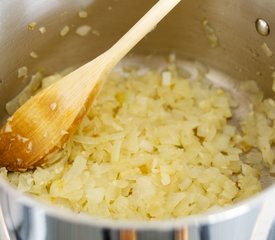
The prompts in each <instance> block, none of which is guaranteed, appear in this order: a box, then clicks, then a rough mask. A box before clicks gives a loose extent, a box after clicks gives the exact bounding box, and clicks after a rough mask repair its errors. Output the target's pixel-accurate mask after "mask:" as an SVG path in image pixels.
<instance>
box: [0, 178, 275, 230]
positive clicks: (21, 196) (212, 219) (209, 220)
mask: <svg viewBox="0 0 275 240" xmlns="http://www.w3.org/2000/svg"><path fill="white" fill-rule="evenodd" d="M1 188H2V190H3V191H4V193H5V192H6V193H7V194H8V197H11V198H12V199H16V201H17V202H18V204H21V205H23V206H24V207H29V208H36V209H39V211H43V212H44V213H45V215H46V216H48V217H51V218H55V219H57V220H60V221H64V222H70V223H77V224H81V225H87V226H91V227H100V228H102V227H103V228H109V229H114V230H117V229H135V230H159V231H168V230H172V229H179V228H182V227H184V226H190V225H195V226H199V225H204V224H215V223H217V222H223V221H227V220H230V219H232V218H236V217H238V216H240V215H242V214H245V213H247V212H248V211H250V210H251V209H252V208H255V207H257V206H259V205H261V203H262V202H263V201H264V200H265V199H266V198H267V197H268V195H269V197H270V195H272V194H274V195H275V185H271V186H270V187H268V188H266V189H265V190H264V191H262V192H261V193H258V194H256V195H254V196H252V197H250V198H248V199H246V200H242V201H240V202H238V203H236V204H233V205H231V206H229V207H225V208H220V209H218V210H217V211H215V212H212V213H211V212H209V213H204V214H197V215H191V216H187V217H181V218H178V219H165V220H154V221H142V220H113V219H104V218H99V217H93V216H91V215H89V214H88V213H79V214H77V213H74V212H73V211H70V210H67V209H61V208H60V207H58V206H54V205H50V204H47V203H43V202H42V201H39V200H36V199H35V198H33V197H31V196H28V195H27V194H25V193H23V192H20V191H18V190H16V189H15V187H13V186H12V185H11V184H10V183H8V182H7V181H6V180H4V179H3V178H2V177H0V189H1Z"/></svg>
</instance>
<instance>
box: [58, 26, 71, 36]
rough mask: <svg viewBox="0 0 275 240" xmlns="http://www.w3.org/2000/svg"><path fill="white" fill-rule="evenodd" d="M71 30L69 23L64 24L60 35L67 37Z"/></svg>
mask: <svg viewBox="0 0 275 240" xmlns="http://www.w3.org/2000/svg"><path fill="white" fill-rule="evenodd" d="M69 31H70V27H69V26H68V25H66V26H64V27H63V28H62V29H61V31H60V36H61V37H65V36H66V35H67V34H68V33H69Z"/></svg>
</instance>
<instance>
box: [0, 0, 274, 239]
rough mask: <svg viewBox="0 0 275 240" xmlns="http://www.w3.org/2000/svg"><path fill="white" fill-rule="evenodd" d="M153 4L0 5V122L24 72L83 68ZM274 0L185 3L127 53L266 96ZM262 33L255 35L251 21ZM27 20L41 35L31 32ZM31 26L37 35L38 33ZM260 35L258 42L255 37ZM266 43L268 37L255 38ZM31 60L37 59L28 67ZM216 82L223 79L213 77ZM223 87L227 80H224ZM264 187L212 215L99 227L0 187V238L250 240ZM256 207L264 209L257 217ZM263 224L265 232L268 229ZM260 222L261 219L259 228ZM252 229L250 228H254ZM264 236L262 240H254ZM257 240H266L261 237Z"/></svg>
mask: <svg viewBox="0 0 275 240" xmlns="http://www.w3.org/2000/svg"><path fill="white" fill-rule="evenodd" d="M154 2H155V1H153V0H132V1H129V0H100V1H99V0H79V1H76V0H66V1H65V0H63V1H62V0H59V1H57V0H44V1H43V0H41V1H32V0H12V1H11V0H1V2H0V50H1V58H0V114H1V120H4V119H5V118H6V116H7V115H6V114H5V110H4V106H5V103H6V102H7V101H8V100H10V99H11V98H13V97H14V96H15V95H16V94H18V92H19V91H20V90H21V89H22V88H23V86H24V85H26V84H27V82H26V81H21V80H18V79H17V68H18V67H21V66H28V68H29V71H30V74H31V73H35V72H36V71H37V70H41V69H43V70H44V71H45V73H49V74H50V73H54V72H56V71H60V70H63V69H65V68H66V67H68V66H75V65H79V64H82V63H84V62H87V61H88V60H90V59H92V58H94V57H96V56H97V55H99V54H100V53H101V52H103V51H104V50H106V49H107V48H108V47H110V46H111V45H112V44H113V43H114V42H115V41H116V40H117V39H118V38H119V37H120V36H121V35H122V34H123V33H124V32H126V30H128V29H129V27H130V26H131V25H133V23H135V22H136V21H137V20H138V19H139V18H140V17H141V16H142V15H143V14H144V13H145V12H146V10H147V9H149V8H150V6H152V5H153V3H154ZM82 9H86V10H87V11H88V12H89V17H88V18H87V19H85V20H84V19H80V18H79V17H78V16H77V12H78V11H79V10H82ZM274 9H275V1H267V0H242V1H239V0H208V1H205V0H192V1H191V0H185V1H182V2H181V3H180V5H179V6H178V7H177V8H176V9H175V10H174V11H173V12H172V13H171V14H169V15H168V17H167V18H166V19H165V20H164V21H163V22H162V23H161V24H159V26H158V27H157V29H156V30H155V31H153V32H152V33H151V34H150V35H149V36H148V37H147V38H146V39H144V40H143V41H142V42H141V43H140V44H139V45H138V46H137V47H136V48H135V49H134V51H133V53H135V54H163V53H168V52H175V53H177V55H178V56H180V57H181V58H183V59H187V60H188V59H197V60H199V61H201V62H203V63H206V64H207V65H208V66H210V67H211V68H213V69H216V70H218V71H213V76H214V77H215V74H216V72H219V73H220V72H222V73H224V74H225V75H224V76H228V77H230V78H232V79H238V80H249V79H254V80H256V81H257V82H258V83H259V85H260V86H261V88H262V89H263V90H264V91H265V94H266V96H271V94H272V91H271V84H272V79H271V73H272V71H273V66H274V65H273V64H274V59H273V58H272V57H267V56H266V55H265V54H264V53H263V52H262V49H261V45H262V44H263V43H264V42H265V43H266V44H267V45H268V46H269V48H270V49H271V50H275V41H274V38H275V36H274V33H273V31H272V30H273V27H274V28H275V15H274V14H273V10H274ZM258 18H262V19H264V20H265V21H266V22H267V23H268V24H269V28H270V33H269V34H268V32H269V31H266V30H267V29H265V27H266V26H265V25H261V26H260V27H259V28H258V32H257V31H256V28H255V21H256V20H257V19H258ZM205 19H207V21H208V22H209V23H210V24H211V26H212V27H213V29H215V34H216V35H217V37H218V41H219V46H218V47H211V46H210V44H209V40H208V39H207V33H206V32H205V29H204V27H203V25H202V22H203V21H204V20H205ZM32 21H35V22H37V24H38V27H42V26H45V27H46V28H47V32H46V33H45V34H41V33H40V32H39V31H38V30H37V29H35V30H33V31H30V30H28V28H27V25H28V24H29V23H30V22H32ZM84 23H88V24H90V25H91V26H92V27H93V29H96V30H97V31H99V32H100V36H96V35H93V34H91V35H89V36H87V37H85V38H81V37H79V36H77V35H76V34H74V33H73V32H72V31H74V30H75V28H76V26H79V25H81V24H84ZM65 25H69V26H70V27H71V32H70V33H69V34H68V35H67V36H66V37H64V38H62V37H60V35H59V32H60V30H61V29H62V28H63V27H64V26H65ZM38 27H37V28H38ZM259 33H261V34H262V35H261V34H259ZM265 34H267V35H268V36H263V35H265ZM31 51H36V52H38V53H39V58H38V59H36V60H34V59H32V58H30V57H29V53H30V52H31ZM219 76H221V74H219ZM223 79H225V80H226V79H227V77H224V78H223ZM267 180H268V181H265V187H266V189H265V191H264V192H263V193H261V194H258V195H257V196H255V197H253V198H251V199H248V200H246V201H243V202H241V203H239V204H237V205H235V206H232V207H230V208H226V209H223V210H220V211H218V212H216V213H211V214H210V213H209V214H203V215H198V216H192V217H188V218H182V219H178V220H170V221H168V220H167V221H158V222H133V221H112V220H99V219H95V218H93V217H90V216H86V215H78V214H74V213H70V212H66V211H65V210H62V209H57V208H55V207H52V206H47V205H44V204H42V203H39V202H37V201H35V200H33V199H31V198H29V197H28V196H25V195H23V194H21V193H19V192H17V191H16V190H15V189H14V188H13V187H11V186H10V185H9V184H7V183H6V182H4V181H3V180H0V203H1V209H0V228H1V233H0V237H1V239H22V240H32V239H33V240H37V239H38V240H40V239H41V240H46V239H47V240H55V239H58V240H60V239H66V240H70V239H78V240H82V239H83V240H84V239H85V240H86V239H94V240H116V239H121V240H134V239H138V240H141V239H152V240H153V239H158V240H161V239H163V240H164V239H167V240H172V239H173V240H187V239H189V240H202V239H204V240H220V239H223V240H232V239H235V240H247V239H250V237H254V239H261V238H260V237H259V238H255V235H253V234H254V233H253V228H254V227H255V226H257V225H258V223H259V222H257V221H258V220H259V219H258V218H259V217H261V216H262V214H263V213H261V214H259V213H260V212H261V209H263V210H265V211H266V209H267V208H268V209H271V210H270V211H274V212H275V206H272V203H270V202H268V203H266V204H265V205H263V203H264V201H265V200H266V199H272V198H274V197H275V186H274V185H272V182H273V179H272V177H270V178H268V179H267ZM263 206H264V208H263ZM271 220H272V219H270V221H269V222H270V223H271ZM265 221H266V219H265ZM255 224H256V225H255ZM263 236H265V237H266V236H267V235H262V236H261V237H263ZM262 239H264V238H262Z"/></svg>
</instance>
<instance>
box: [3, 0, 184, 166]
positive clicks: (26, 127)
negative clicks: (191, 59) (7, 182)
mask: <svg viewBox="0 0 275 240" xmlns="http://www.w3.org/2000/svg"><path fill="white" fill-rule="evenodd" d="M179 2H180V0H160V1H159V2H157V3H156V5H155V6H153V8H152V9H150V10H149V12H147V13H146V15H144V16H143V17H142V18H141V19H140V20H139V21H138V22H137V23H136V24H135V25H134V26H133V27H132V28H131V29H130V30H129V31H128V32H127V33H126V34H125V35H124V36H123V37H122V38H121V39H120V40H119V41H118V42H117V43H116V44H115V45H114V46H113V47H112V48H110V49H109V50H108V51H106V52H104V53H103V54H101V55H100V56H99V57H97V58H96V59H94V60H92V61H91V62H89V63H87V64H85V65H84V66H82V67H80V68H78V69H77V70H75V71H74V72H72V73H70V74H69V75H67V76H65V77H64V78H62V79H61V80H60V81H58V82H57V83H55V84H53V85H51V86H50V87H48V88H46V89H45V90H43V91H41V92H39V93H38V94H37V95H35V96H34V97H32V98H30V99H29V100H28V101H27V102H26V103H25V104H24V105H22V106H21V107H20V108H19V109H18V110H17V111H16V112H15V113H14V115H13V116H12V117H10V118H9V119H8V121H7V123H6V124H5V125H4V126H3V128H2V129H1V130H0V166H1V167H6V168H7V169H8V170H10V171H26V170H27V169H32V168H34V167H36V166H40V165H41V164H43V163H45V162H46V160H47V158H45V157H46V156H47V155H48V154H49V153H51V152H53V151H55V150H56V149H58V148H62V146H63V144H64V143H65V142H66V141H67V139H68V137H69V136H70V135H71V134H72V133H73V132H74V131H75V130H76V127H77V126H78V125H79V124H80V122H81V120H82V118H83V116H84V115H85V113H86V112H87V110H88V109H89V107H90V106H91V104H92V103H93V101H94V99H95V97H96V96H97V95H98V93H99V91H100V89H101V88H102V86H103V83H104V81H105V80H106V79H107V77H108V74H109V73H110V71H111V70H112V68H113V67H114V66H115V65H116V64H117V63H118V62H119V61H120V60H121V59H122V58H123V57H124V56H125V55H126V54H127V53H128V52H129V51H130V50H131V49H132V48H133V47H134V46H135V45H136V44H137V43H138V42H139V41H140V40H141V39H142V38H143V37H144V36H145V35H146V34H147V33H149V32H150V31H151V30H152V29H153V28H154V27H155V26H156V24H157V23H158V22H159V21H160V20H161V19H162V18H163V17H164V16H165V15H166V14H167V13H169V12H170V11H171V10H172V9H173V8H174V7H175V6H176V5H177V4H178V3H179Z"/></svg>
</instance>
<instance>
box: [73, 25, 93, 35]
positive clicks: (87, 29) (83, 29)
mask: <svg viewBox="0 0 275 240" xmlns="http://www.w3.org/2000/svg"><path fill="white" fill-rule="evenodd" d="M91 29H92V28H91V27H90V26H88V25H82V26H79V27H78V28H77V29H76V31H75V32H76V34H77V35H79V36H81V37H84V36H86V35H87V34H88V33H89V32H90V31H91Z"/></svg>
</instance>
